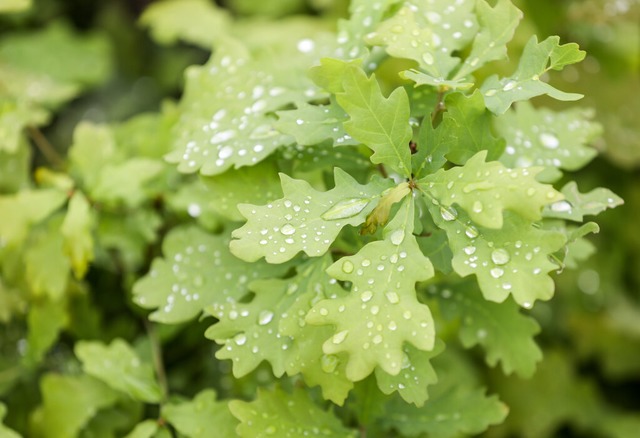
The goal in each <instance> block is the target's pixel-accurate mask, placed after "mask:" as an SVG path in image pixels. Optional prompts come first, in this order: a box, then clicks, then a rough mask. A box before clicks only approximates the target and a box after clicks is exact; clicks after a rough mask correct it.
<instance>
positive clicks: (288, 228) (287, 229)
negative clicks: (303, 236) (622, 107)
mask: <svg viewBox="0 0 640 438" xmlns="http://www.w3.org/2000/svg"><path fill="white" fill-rule="evenodd" d="M280 232H281V233H282V234H284V235H285V236H291V235H292V234H294V233H295V232H296V229H295V227H294V226H293V225H291V224H284V225H283V226H282V228H280Z"/></svg>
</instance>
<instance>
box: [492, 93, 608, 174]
mask: <svg viewBox="0 0 640 438" xmlns="http://www.w3.org/2000/svg"><path fill="white" fill-rule="evenodd" d="M592 117H593V112H592V111H585V110H584V109H582V108H574V109H569V110H565V111H553V110H550V109H547V108H534V106H533V105H531V103H530V102H527V101H524V102H520V103H519V104H518V106H517V107H516V108H514V109H512V110H510V111H507V112H506V113H504V114H503V115H501V116H500V117H496V118H494V127H495V128H496V131H497V133H498V134H499V135H500V136H501V137H503V138H504V139H505V140H506V141H507V145H508V146H507V148H506V150H505V153H504V154H503V155H502V156H501V157H500V162H502V163H503V164H504V165H505V166H507V167H530V166H551V167H557V168H561V169H566V170H578V169H581V168H582V167H584V166H585V165H586V164H587V163H589V162H590V161H591V160H592V159H593V158H594V157H595V156H596V155H597V153H598V152H597V150H596V149H594V148H591V147H589V146H587V145H588V144H589V143H590V142H591V141H593V140H595V139H596V138H597V137H599V136H600V134H601V133H602V126H601V125H600V124H599V123H596V122H592V121H591V120H590V119H591V118H592Z"/></svg>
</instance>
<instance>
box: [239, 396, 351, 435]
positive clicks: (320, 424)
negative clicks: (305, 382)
mask: <svg viewBox="0 0 640 438" xmlns="http://www.w3.org/2000/svg"><path fill="white" fill-rule="evenodd" d="M229 410H231V413H232V414H233V415H234V416H235V417H236V418H237V419H238V420H240V424H239V425H238V427H237V428H236V433H237V434H238V435H239V436H242V437H246V438H258V437H263V436H277V437H306V436H314V435H321V436H331V437H335V438H355V436H356V434H355V432H354V431H350V430H349V429H347V428H345V427H344V426H343V425H342V423H341V422H340V420H339V419H338V418H337V417H336V416H335V415H333V414H332V413H330V412H328V411H325V410H323V409H321V408H320V407H318V406H317V405H316V404H315V403H314V402H313V400H312V399H311V397H310V394H309V392H308V391H305V390H304V389H303V388H295V389H294V391H293V394H288V393H286V392H284V391H283V390H282V389H280V388H279V387H276V388H275V389H274V390H266V389H262V388H259V389H258V396H257V398H256V399H255V400H254V401H252V402H245V401H240V400H232V401H230V402H229Z"/></svg>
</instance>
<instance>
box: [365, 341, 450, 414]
mask: <svg viewBox="0 0 640 438" xmlns="http://www.w3.org/2000/svg"><path fill="white" fill-rule="evenodd" d="M443 349H444V342H442V341H440V342H438V343H436V346H435V348H434V349H433V350H431V351H423V350H418V349H417V348H415V347H414V346H412V345H411V344H408V343H407V344H405V345H404V355H403V356H402V370H401V371H400V373H399V374H397V375H395V376H392V375H391V374H388V373H386V372H384V371H383V370H382V369H381V368H380V367H378V368H376V371H375V373H376V381H377V383H378V388H380V391H382V392H383V393H384V394H387V395H388V394H392V393H393V392H396V391H397V392H398V394H400V397H402V398H403V399H404V401H406V402H407V403H413V404H414V405H416V406H422V405H424V402H425V401H426V400H427V399H428V398H429V395H428V394H427V387H428V386H429V385H433V384H434V383H436V382H437V381H438V377H437V376H436V372H435V370H434V369H433V366H432V365H431V362H430V361H431V359H432V358H433V357H435V356H436V355H438V354H440V353H441V352H442V350H443Z"/></svg>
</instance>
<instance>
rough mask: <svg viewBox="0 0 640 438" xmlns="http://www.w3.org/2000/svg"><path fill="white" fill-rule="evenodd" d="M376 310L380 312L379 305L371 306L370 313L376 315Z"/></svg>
mask: <svg viewBox="0 0 640 438" xmlns="http://www.w3.org/2000/svg"><path fill="white" fill-rule="evenodd" d="M378 312H380V307H379V306H372V307H371V314H372V315H377V314H378Z"/></svg>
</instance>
